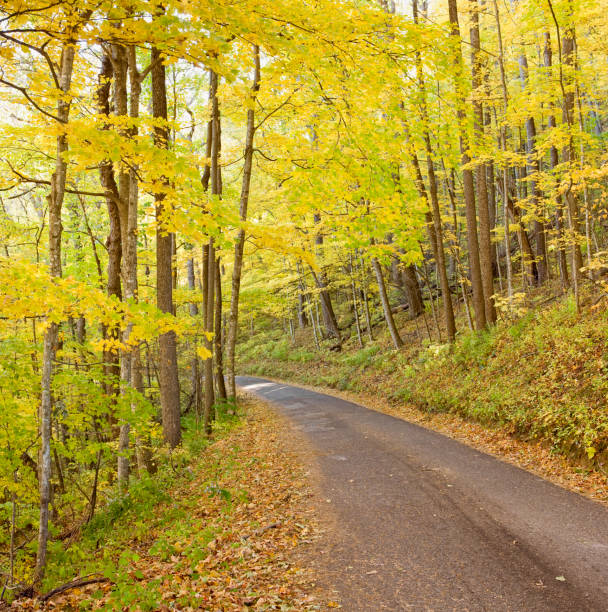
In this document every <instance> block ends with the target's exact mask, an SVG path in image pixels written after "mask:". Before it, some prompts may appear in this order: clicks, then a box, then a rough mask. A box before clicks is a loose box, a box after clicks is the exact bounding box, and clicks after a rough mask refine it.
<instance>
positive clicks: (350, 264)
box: [348, 252, 363, 348]
mask: <svg viewBox="0 0 608 612" xmlns="http://www.w3.org/2000/svg"><path fill="white" fill-rule="evenodd" d="M348 272H349V276H350V287H351V292H352V298H353V312H354V313H355V325H356V329H357V340H358V342H359V346H360V347H361V348H363V340H362V339H361V323H360V322H359V305H358V303H357V288H356V286H355V277H354V268H353V255H352V253H350V252H349V253H348Z"/></svg>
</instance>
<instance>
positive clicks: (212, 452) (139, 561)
mask: <svg viewBox="0 0 608 612" xmlns="http://www.w3.org/2000/svg"><path fill="white" fill-rule="evenodd" d="M240 410H242V411H243V416H242V417H241V418H239V419H233V421H232V423H230V424H229V426H228V427H224V428H223V429H222V430H220V431H219V433H218V434H217V437H218V438H219V439H217V441H215V442H214V443H212V444H211V445H209V446H207V447H206V448H204V449H203V450H202V451H201V452H200V454H199V455H198V456H194V455H193V459H192V461H190V462H187V463H184V462H182V464H181V465H179V466H178V467H177V468H176V469H175V471H174V474H173V475H172V476H171V478H170V479H169V482H170V483H171V484H170V485H169V486H168V489H166V490H163V485H162V483H161V486H160V489H161V490H154V491H150V490H148V491H147V492H144V493H142V491H141V490H140V489H138V486H137V484H136V483H135V484H134V486H133V487H132V491H131V492H130V496H132V499H131V501H130V502H125V503H124V504H123V507H122V509H121V510H120V511H117V510H116V508H115V507H109V508H105V509H103V508H102V509H101V510H100V511H99V513H98V516H97V517H96V519H95V520H94V522H93V524H91V525H90V526H89V527H88V528H87V529H86V531H84V532H83V534H81V537H80V538H78V539H77V540H76V541H74V542H72V543H71V545H70V547H69V550H67V551H65V552H64V557H63V559H61V558H60V556H58V555H55V556H54V558H53V557H52V558H51V563H52V564H53V565H51V566H50V567H49V574H50V576H49V580H48V581H47V582H49V581H50V584H53V586H55V587H56V586H57V585H58V584H62V583H68V579H73V578H74V577H75V576H80V577H86V578H91V579H93V580H99V581H100V582H96V583H94V584H90V585H86V586H82V587H79V588H70V589H68V590H65V591H63V592H59V593H57V594H56V595H54V596H52V597H49V598H48V599H47V601H46V602H44V603H43V602H41V601H40V600H39V599H36V600H18V601H16V602H14V604H13V609H18V610H32V609H57V610H79V609H104V610H116V609H129V610H184V611H186V610H222V611H226V612H227V611H237V610H238V611H239V612H240V611H242V610H298V611H300V610H307V611H312V610H320V609H323V610H325V609H328V608H331V607H332V606H335V607H337V604H334V603H333V602H332V601H331V598H330V596H329V594H328V593H327V592H325V591H323V590H321V589H320V588H319V587H318V586H317V584H316V583H317V579H316V574H315V570H314V563H313V555H312V553H311V550H312V545H313V542H314V541H315V540H316V539H317V538H318V537H320V534H319V528H318V524H317V521H316V518H315V512H316V510H315V505H314V504H313V503H312V501H311V490H310V479H311V477H312V476H311V474H310V473H309V472H307V471H306V470H305V468H304V467H303V465H302V463H301V459H300V458H301V456H302V453H303V451H302V448H300V447H299V446H298V440H297V437H294V436H293V435H291V434H290V431H291V430H290V429H289V428H288V427H285V425H284V423H283V422H282V419H281V418H280V417H279V416H277V415H276V414H275V413H274V412H272V411H270V410H269V409H268V408H267V407H266V406H265V405H263V404H262V403H261V402H259V401H257V400H252V399H251V398H248V399H247V400H246V401H244V402H242V403H241V408H240ZM152 482H153V481H152V480H151V481H150V482H149V483H147V485H146V487H147V488H148V489H150V488H153V485H152ZM144 488H145V487H144ZM61 576H63V579H60V577H61Z"/></svg>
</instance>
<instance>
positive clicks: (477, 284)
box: [448, 0, 486, 330]
mask: <svg viewBox="0 0 608 612" xmlns="http://www.w3.org/2000/svg"><path fill="white" fill-rule="evenodd" d="M448 9H449V15H450V24H451V35H452V36H453V37H454V39H455V43H454V44H455V45H456V50H455V57H454V65H455V68H456V89H457V92H456V93H457V96H458V100H457V105H458V110H457V119H458V125H459V130H460V139H459V140H460V153H461V163H462V167H463V169H462V181H463V185H464V201H465V217H466V223H467V248H468V252H469V272H470V275H471V287H472V289H473V308H474V310H475V329H477V330H479V329H484V328H485V327H486V309H485V298H484V291H483V284H482V277H481V262H480V254H479V239H478V235H477V211H476V204H475V183H474V181H473V171H472V170H471V169H470V168H468V166H469V164H470V163H471V158H470V156H469V153H468V150H469V143H468V138H467V133H466V126H465V120H466V112H465V96H464V93H463V91H462V85H461V83H460V81H461V78H462V64H463V62H462V49H461V47H460V25H459V23H458V6H457V3H456V0H448Z"/></svg>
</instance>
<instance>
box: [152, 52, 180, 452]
mask: <svg viewBox="0 0 608 612" xmlns="http://www.w3.org/2000/svg"><path fill="white" fill-rule="evenodd" d="M150 61H151V62H152V70H151V72H152V114H153V116H154V118H155V119H156V120H157V121H158V123H157V124H156V125H155V127H154V144H155V146H157V147H158V148H161V149H168V147H169V129H168V127H167V125H166V121H167V83H166V77H165V65H164V64H163V63H162V58H161V53H160V51H159V50H158V49H156V48H153V49H152V54H151V58H150ZM163 182H164V183H165V184H166V179H163ZM154 201H155V203H156V291H157V295H156V303H157V306H158V308H159V310H162V311H163V312H166V313H173V261H172V255H173V248H172V242H173V239H172V236H171V234H170V233H169V232H167V230H166V228H165V224H166V218H165V217H166V215H167V213H168V211H167V209H166V207H165V194H164V193H163V192H159V193H155V194H154ZM176 344H177V341H176V337H175V332H174V331H169V332H166V333H164V334H162V335H161V336H160V338H159V347H160V351H159V383H160V402H161V409H162V424H163V437H164V439H165V442H167V443H168V444H169V445H170V446H171V448H174V447H175V446H177V445H178V444H179V443H180V442H181V423H180V402H179V379H178V371H177V346H176Z"/></svg>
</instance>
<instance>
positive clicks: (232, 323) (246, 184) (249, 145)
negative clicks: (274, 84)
mask: <svg viewBox="0 0 608 612" xmlns="http://www.w3.org/2000/svg"><path fill="white" fill-rule="evenodd" d="M253 63H254V70H253V82H252V85H251V100H252V102H253V101H255V99H256V97H257V93H258V91H259V89H260V48H259V47H258V46H257V45H254V47H253ZM254 138H255V111H254V108H253V104H252V105H251V106H250V107H249V109H248V110H247V132H246V135H245V162H244V165H243V180H242V183H241V200H240V205H239V216H240V219H241V221H242V222H245V221H246V220H247V206H248V204H249V189H250V186H251V172H252V167H253V145H254ZM244 250H245V229H244V228H242V227H241V228H240V229H239V233H238V236H237V239H236V243H235V245H234V265H233V267H232V292H231V294H230V311H229V313H228V335H227V338H226V365H227V369H228V377H227V378H228V389H227V395H228V399H232V398H235V397H236V382H235V374H236V372H235V363H234V357H235V351H236V340H237V333H238V324H239V294H240V290H241V274H242V269H243V252H244Z"/></svg>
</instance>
